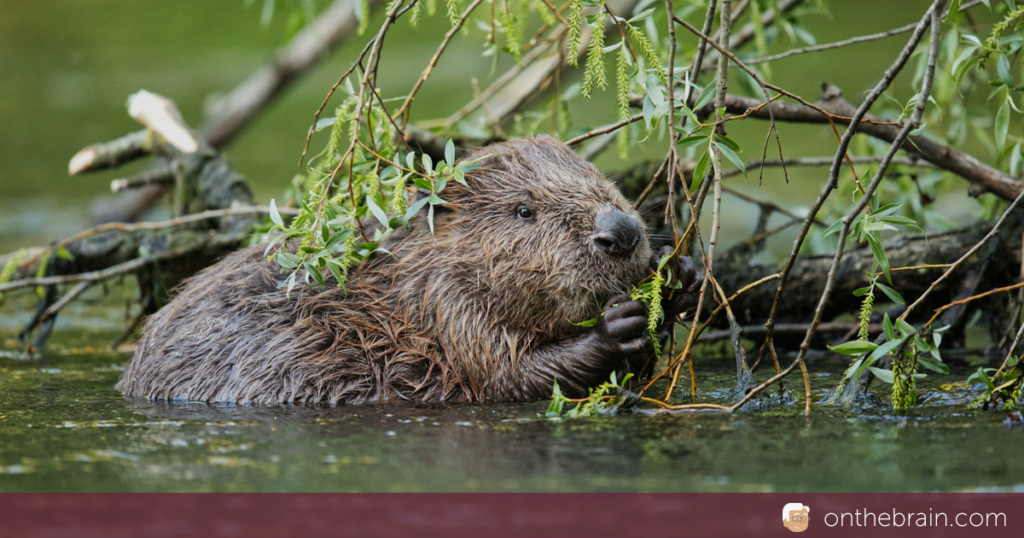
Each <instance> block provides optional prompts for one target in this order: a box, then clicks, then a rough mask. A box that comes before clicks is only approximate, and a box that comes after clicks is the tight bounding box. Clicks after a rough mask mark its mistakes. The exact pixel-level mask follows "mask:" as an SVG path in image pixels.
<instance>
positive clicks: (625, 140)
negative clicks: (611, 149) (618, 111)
mask: <svg viewBox="0 0 1024 538" xmlns="http://www.w3.org/2000/svg"><path fill="white" fill-rule="evenodd" d="M615 148H616V149H617V150H618V153H619V158H620V159H622V160H624V161H625V160H626V159H628V158H629V152H630V150H631V149H632V147H630V145H629V126H628V125H626V126H623V127H622V128H621V129H619V134H617V135H615Z"/></svg>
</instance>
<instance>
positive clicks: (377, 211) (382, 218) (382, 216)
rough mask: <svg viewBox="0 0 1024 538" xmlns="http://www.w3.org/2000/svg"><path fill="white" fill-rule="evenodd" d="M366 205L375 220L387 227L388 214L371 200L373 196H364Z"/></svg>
mask: <svg viewBox="0 0 1024 538" xmlns="http://www.w3.org/2000/svg"><path fill="white" fill-rule="evenodd" d="M431 196H433V195H431ZM366 205H368V206H370V212H371V213H373V216H374V217H375V218H376V219H377V222H379V223H380V225H381V226H383V227H385V228H387V227H388V215H387V213H384V210H383V209H381V208H380V207H378V206H377V202H374V201H373V197H372V196H367V197H366Z"/></svg>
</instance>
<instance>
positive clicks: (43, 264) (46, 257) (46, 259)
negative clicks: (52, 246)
mask: <svg viewBox="0 0 1024 538" xmlns="http://www.w3.org/2000/svg"><path fill="white" fill-rule="evenodd" d="M52 256H53V253H52V252H46V253H45V254H43V256H42V257H41V258H39V268H38V269H36V278H43V277H45V276H46V269H47V267H49V264H50V258H51V257H52ZM36 295H38V296H39V298H40V299H42V298H44V297H46V288H44V287H43V286H36Z"/></svg>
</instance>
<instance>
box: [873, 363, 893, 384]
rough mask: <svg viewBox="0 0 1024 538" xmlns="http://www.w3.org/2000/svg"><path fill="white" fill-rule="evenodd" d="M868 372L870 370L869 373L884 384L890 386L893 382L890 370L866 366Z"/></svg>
mask: <svg viewBox="0 0 1024 538" xmlns="http://www.w3.org/2000/svg"><path fill="white" fill-rule="evenodd" d="M868 370H871V373H873V374H875V377H877V378H878V379H880V380H882V381H885V382H886V383H889V384H892V382H893V381H895V378H894V377H893V374H892V370H883V369H881V368H875V367H874V366H868Z"/></svg>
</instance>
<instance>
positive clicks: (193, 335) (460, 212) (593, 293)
mask: <svg viewBox="0 0 1024 538" xmlns="http://www.w3.org/2000/svg"><path fill="white" fill-rule="evenodd" d="M483 155H490V157H488V158H486V159H485V160H484V161H483V162H482V163H481V164H483V165H484V166H483V167H482V168H481V169H479V170H476V171H473V172H470V173H469V174H467V176H466V181H467V183H468V187H467V186H463V185H460V184H457V183H454V182H452V183H449V184H448V187H447V188H446V189H445V191H444V197H445V198H446V199H447V200H448V201H449V202H450V205H448V206H443V207H444V209H445V210H444V211H441V212H439V213H436V214H435V215H434V226H435V233H434V234H433V235H431V233H430V231H429V229H428V226H427V223H426V222H425V221H424V219H422V218H416V219H413V220H412V221H410V223H409V225H408V227H407V228H406V229H405V230H400V231H398V232H396V233H395V234H393V235H392V236H390V237H389V238H388V239H387V240H386V241H385V244H382V245H381V246H382V247H383V248H386V249H387V250H388V251H389V252H390V253H391V254H393V256H388V255H386V254H382V253H378V254H376V255H375V256H374V257H372V258H371V259H368V260H366V261H364V262H362V263H361V264H360V265H359V266H357V267H356V268H353V270H352V274H351V277H350V279H349V281H348V283H347V288H346V289H341V288H338V287H337V286H335V285H333V282H332V281H330V280H329V281H328V284H327V286H326V287H324V288H320V287H319V286H317V285H316V284H314V285H312V286H304V285H301V284H300V285H299V286H296V288H295V289H293V290H292V292H291V294H290V296H286V294H285V291H284V290H283V289H282V288H281V287H279V286H280V283H281V282H282V281H283V280H284V279H285V277H286V276H287V275H284V274H282V273H281V271H280V268H279V267H278V266H277V265H276V264H274V263H272V262H267V261H265V260H264V259H263V250H264V247H262V246H259V247H253V248H249V249H246V250H242V251H239V252H237V253H235V254H232V255H230V256H228V257H226V258H225V259H224V260H222V261H220V262H219V263H217V264H215V265H213V266H211V267H209V268H207V269H205V270H203V271H202V272H200V273H198V274H197V275H196V276H194V277H193V278H191V279H190V280H189V281H187V282H186V283H185V284H184V285H183V287H182V288H181V290H180V291H179V293H178V294H177V296H176V297H175V298H174V299H173V300H172V301H171V302H170V303H169V304H168V305H167V306H166V307H164V308H163V309H161V310H160V311H158V312H157V313H156V314H154V315H153V316H152V317H151V318H150V319H149V321H148V322H147V324H146V327H145V330H144V334H143V336H142V339H141V341H140V342H139V345H138V350H137V351H136V353H135V356H134V358H133V359H132V360H131V362H130V363H129V365H128V368H127V370H126V371H125V373H124V376H123V377H122V378H121V380H120V382H119V383H118V384H117V389H118V390H120V391H122V392H123V393H124V394H125V395H126V396H129V397H146V398H155V399H186V400H190V401H206V402H236V403H284V402H305V403H321V402H323V403H330V404H341V403H365V402H375V401H381V400H395V399H406V400H419V401H475V402H480V401H523V400H536V399H542V398H548V397H550V396H551V391H552V385H553V382H554V381H555V380H556V379H557V381H558V384H559V387H560V388H561V390H562V391H563V393H564V394H566V395H569V396H581V395H586V393H587V389H588V388H589V387H593V386H596V385H598V384H600V383H601V382H603V381H606V380H607V379H608V378H609V375H610V374H611V372H612V371H623V372H624V371H633V372H639V371H640V370H641V369H643V368H644V366H645V364H646V363H647V362H648V361H649V360H650V358H651V355H652V353H651V343H650V340H649V338H648V337H647V333H646V324H647V322H646V314H645V308H644V306H643V305H642V304H641V303H639V302H637V301H631V300H629V297H628V296H624V295H622V294H623V292H626V291H628V290H629V288H630V286H631V285H633V284H636V283H637V282H639V281H640V280H641V279H642V278H643V277H645V276H646V275H648V274H650V272H651V267H652V265H653V264H656V258H655V257H653V256H652V255H651V254H652V253H651V248H650V246H649V244H648V239H647V234H646V231H645V230H644V228H643V225H642V224H641V221H640V219H639V215H637V214H636V212H634V211H633V210H632V209H631V208H630V204H629V203H628V202H627V201H626V199H625V198H624V197H623V196H622V195H621V194H620V193H619V191H618V190H617V189H616V188H615V186H614V185H613V184H612V183H611V182H610V181H608V180H607V179H606V178H605V177H604V176H603V175H601V173H600V172H598V170H597V169H596V168H595V167H594V166H593V165H591V164H590V163H588V162H585V161H583V160H581V159H579V158H578V157H577V156H576V154H575V153H573V152H572V150H570V149H569V147H568V146H566V145H564V144H562V143H561V142H558V141H557V140H555V139H553V138H550V137H547V136H535V137H531V138H525V139H519V140H515V141H512V142H509V143H504V144H499V145H494V146H490V147H487V148H484V149H482V150H478V151H477V153H476V154H475V155H472V156H470V158H471V159H475V158H477V157H480V156H483ZM672 270H673V271H675V272H676V274H677V275H678V278H679V279H680V280H681V282H682V284H683V289H682V290H678V291H676V292H675V293H674V295H673V296H672V297H671V298H670V296H669V293H668V292H667V290H666V294H665V299H664V306H665V310H666V314H667V318H669V319H671V318H674V317H675V316H676V315H678V314H680V313H682V312H683V311H684V310H685V309H686V308H687V307H688V306H690V304H691V303H692V302H693V299H692V297H693V296H692V292H693V291H694V290H695V289H696V288H697V286H698V285H699V283H700V281H701V277H700V275H699V274H697V273H696V272H695V270H694V267H693V263H692V261H691V260H690V259H689V258H680V262H679V264H678V266H676V267H673V268H672ZM602 305H606V306H605V307H604V309H603V310H602ZM599 314H602V315H601V316H600V317H599V321H598V323H597V324H596V325H595V326H593V327H590V328H586V327H580V326H576V325H574V324H573V323H571V322H582V321H584V320H588V319H592V318H595V317H598V315H599Z"/></svg>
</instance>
